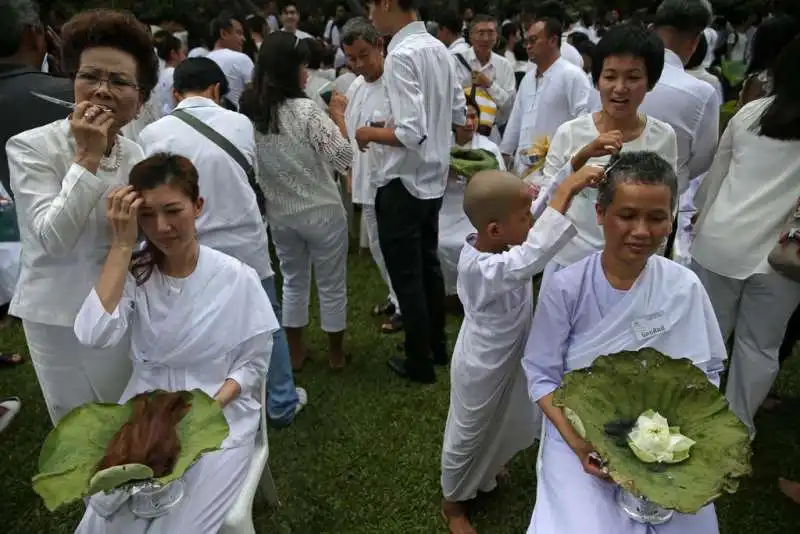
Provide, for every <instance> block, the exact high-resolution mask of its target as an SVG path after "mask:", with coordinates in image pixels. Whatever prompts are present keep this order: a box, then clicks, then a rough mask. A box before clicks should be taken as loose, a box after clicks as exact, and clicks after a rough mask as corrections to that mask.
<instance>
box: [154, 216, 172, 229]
mask: <svg viewBox="0 0 800 534" xmlns="http://www.w3.org/2000/svg"><path fill="white" fill-rule="evenodd" d="M171 229H172V225H171V224H169V221H167V217H166V216H165V215H164V214H162V213H159V214H158V216H157V217H156V230H157V231H158V233H160V234H165V233H167V232H169V231H170V230H171Z"/></svg>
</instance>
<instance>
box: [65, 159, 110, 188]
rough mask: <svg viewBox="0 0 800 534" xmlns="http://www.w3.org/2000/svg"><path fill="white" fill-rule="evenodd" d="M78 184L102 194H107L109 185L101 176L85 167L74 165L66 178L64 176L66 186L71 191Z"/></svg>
mask: <svg viewBox="0 0 800 534" xmlns="http://www.w3.org/2000/svg"><path fill="white" fill-rule="evenodd" d="M78 183H80V184H81V185H82V186H83V187H88V188H89V189H92V190H93V191H95V192H96V193H100V194H102V193H105V191H106V189H107V188H108V184H107V183H106V182H104V181H103V180H102V179H101V178H100V177H99V176H97V175H96V174H94V173H93V172H91V171H90V170H88V169H86V168H85V167H82V166H80V165H78V164H77V163H73V164H72V165H70V167H69V169H68V170H67V174H66V176H64V185H65V186H66V187H68V188H70V189H71V188H73V187H74V186H75V185H77V184H78Z"/></svg>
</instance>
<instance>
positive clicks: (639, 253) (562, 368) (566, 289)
mask: <svg viewBox="0 0 800 534" xmlns="http://www.w3.org/2000/svg"><path fill="white" fill-rule="evenodd" d="M613 31H614V30H611V32H613ZM611 32H609V33H611ZM677 192H678V178H677V176H676V174H675V171H674V166H673V164H672V163H667V162H666V161H665V160H664V159H663V158H661V157H659V156H658V155H657V154H655V153H653V152H628V153H623V154H622V155H621V156H620V157H619V159H618V160H616V162H615V163H614V164H613V168H610V169H609V170H608V171H607V172H606V180H605V181H604V182H602V183H601V185H600V186H599V187H598V193H597V207H596V211H595V213H596V216H597V220H598V222H599V224H600V226H601V228H602V230H603V236H604V245H603V249H602V250H601V251H599V252H595V253H593V254H591V255H589V256H588V257H586V258H584V259H583V260H581V261H578V262H577V263H574V264H572V265H570V266H569V267H565V268H564V269H562V270H560V271H558V272H556V273H554V274H553V276H552V277H551V280H550V281H549V283H548V284H547V285H546V286H544V287H543V288H542V293H541V294H540V297H539V303H538V305H537V307H536V312H535V315H534V318H533V324H532V326H531V330H530V333H529V336H528V343H527V346H526V347H525V357H524V359H523V362H522V365H523V368H524V370H525V374H526V376H527V379H528V393H529V395H530V397H531V400H532V401H533V402H536V403H537V404H538V405H539V407H540V408H541V409H542V411H543V412H544V414H545V416H546V417H545V421H546V422H545V425H544V434H543V437H542V441H541V444H540V445H539V447H540V449H539V454H540V459H539V461H540V464H539V467H538V469H537V471H538V475H537V489H536V505H535V507H534V509H533V518H532V520H531V524H530V527H529V529H528V534H552V533H555V532H558V533H559V534H609V533H614V534H715V533H717V532H718V527H717V516H716V512H715V511H714V506H713V505H708V506H706V507H705V508H703V509H701V510H700V511H699V512H698V513H697V514H696V515H684V514H679V513H675V515H674V516H673V518H672V519H671V520H670V521H669V522H667V523H665V524H663V525H658V526H652V525H646V524H644V523H638V522H636V521H634V520H633V519H630V518H629V517H628V516H627V515H626V513H625V512H623V510H622V508H620V507H619V505H618V504H617V503H616V501H615V492H616V491H617V487H616V485H615V484H614V483H613V482H612V481H611V480H609V478H608V476H607V475H606V472H605V471H604V470H603V468H602V467H601V466H600V465H598V464H597V463H595V461H593V456H594V449H593V447H592V444H591V443H588V442H586V441H585V440H584V439H582V438H581V437H580V436H579V435H578V434H577V432H576V431H575V430H574V429H573V428H572V426H571V424H570V423H569V421H568V420H567V419H566V416H565V415H564V412H563V411H562V409H561V408H557V407H555V406H554V405H553V402H552V399H553V394H554V392H555V390H556V389H558V387H559V386H560V385H561V381H562V380H563V378H564V375H565V373H568V372H569V371H572V370H575V369H583V368H586V367H589V366H591V365H592V363H593V361H594V359H595V358H597V357H598V356H600V355H603V354H614V353H617V352H620V351H623V350H625V351H634V350H639V349H642V348H645V347H652V348H654V349H656V350H658V351H660V352H663V353H664V354H668V355H670V356H673V357H675V358H688V359H690V360H692V361H693V362H694V364H695V365H696V366H697V367H698V368H699V369H701V370H702V371H704V372H705V373H706V375H707V377H708V379H709V380H710V381H711V382H712V383H714V384H716V385H719V373H720V372H721V371H722V369H723V361H724V360H725V358H726V353H725V343H724V342H723V339H722V335H721V334H720V330H719V325H718V324H717V320H716V317H715V316H714V310H713V309H712V307H711V301H710V300H709V298H708V295H707V294H706V292H705V290H704V289H703V285H702V284H701V283H700V280H699V279H698V278H697V276H696V275H695V274H694V273H693V272H692V271H691V270H689V269H687V268H686V267H683V266H681V265H679V264H677V263H675V262H673V261H671V260H668V259H666V258H664V257H662V256H659V255H657V254H656V252H657V251H658V249H659V247H660V246H661V244H662V242H663V240H664V239H665V238H666V237H667V236H668V235H669V233H670V231H671V230H672V214H673V212H674V209H675V205H676V202H677ZM645 320H646V321H648V324H649V325H651V326H652V328H650V329H649V330H635V329H634V327H633V325H634V323H637V322H639V321H645Z"/></svg>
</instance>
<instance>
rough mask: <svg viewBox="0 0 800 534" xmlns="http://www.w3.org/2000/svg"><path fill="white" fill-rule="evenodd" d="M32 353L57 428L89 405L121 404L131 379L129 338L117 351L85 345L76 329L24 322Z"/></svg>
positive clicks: (115, 348) (116, 348)
mask: <svg viewBox="0 0 800 534" xmlns="http://www.w3.org/2000/svg"><path fill="white" fill-rule="evenodd" d="M22 327H23V329H24V330H25V339H26V340H27V342H28V351H29V352H30V355H31V361H32V362H33V368H34V370H35V371H36V378H37V379H38V380H39V387H41V388H42V395H43V396H44V402H45V404H46V405H47V411H48V412H49V413H50V419H51V420H52V421H53V424H54V425H55V424H56V423H58V421H59V420H60V419H61V418H62V417H64V416H65V415H67V413H68V412H69V411H70V410H72V409H73V408H75V407H77V406H81V405H82V404H86V403H87V402H113V403H116V402H118V401H119V399H120V396H121V395H122V392H123V390H124V389H125V386H126V385H127V384H128V380H130V378H131V359H130V352H131V344H130V338H129V337H128V336H127V335H126V336H125V337H124V338H123V339H122V341H121V342H120V343H119V344H118V345H117V346H115V347H110V348H107V349H95V348H92V347H86V346H84V345H81V344H80V342H79V341H78V338H76V337H75V333H74V332H73V331H72V328H68V327H66V326H53V325H47V324H42V323H34V322H31V321H26V320H23V321H22Z"/></svg>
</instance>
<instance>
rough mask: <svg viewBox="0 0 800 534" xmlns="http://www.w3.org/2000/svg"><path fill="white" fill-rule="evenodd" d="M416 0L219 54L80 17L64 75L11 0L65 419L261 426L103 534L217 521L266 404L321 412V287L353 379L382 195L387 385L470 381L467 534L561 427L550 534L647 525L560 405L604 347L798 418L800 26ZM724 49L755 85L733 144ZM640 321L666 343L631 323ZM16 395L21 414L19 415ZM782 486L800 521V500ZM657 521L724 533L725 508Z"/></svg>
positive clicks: (545, 478) (220, 20)
mask: <svg viewBox="0 0 800 534" xmlns="http://www.w3.org/2000/svg"><path fill="white" fill-rule="evenodd" d="M273 3H274V2H270V3H268V5H271V4H273ZM417 7H418V6H416V5H414V2H413V1H412V0H376V1H375V2H370V3H369V4H368V5H367V10H366V11H365V13H364V15H367V16H359V17H348V16H346V10H345V9H344V7H341V10H337V14H336V17H334V18H333V19H331V21H330V23H329V24H328V25H327V26H326V28H325V31H324V36H323V40H318V39H316V38H314V37H312V36H311V35H310V34H308V33H305V32H303V31H301V30H300V29H298V22H299V11H298V8H297V6H296V5H295V4H294V3H292V2H288V3H285V4H284V5H283V6H282V10H281V12H280V18H281V23H282V24H281V25H279V24H278V20H277V17H276V16H275V14H276V11H275V8H274V6H271V8H270V10H269V11H267V12H266V13H264V14H252V15H251V16H249V17H246V18H245V19H244V20H241V19H240V18H238V17H237V16H234V15H232V14H229V13H223V14H220V15H219V16H218V17H216V18H215V19H214V21H213V22H212V23H211V25H210V28H211V40H210V42H208V43H206V44H205V45H204V46H195V47H192V48H191V49H189V47H187V45H186V43H185V42H184V40H185V37H186V36H185V35H183V34H181V33H180V32H178V33H173V32H169V31H165V30H161V31H159V30H158V29H156V32H155V34H154V35H151V31H150V29H149V28H147V27H146V26H145V25H143V24H142V23H141V22H139V21H138V20H137V19H136V18H135V17H134V16H132V15H131V14H129V13H125V12H120V11H114V10H96V11H86V12H81V13H78V14H77V15H75V16H74V17H73V18H72V19H71V20H69V21H68V22H67V23H66V24H64V26H63V27H62V28H61V31H60V39H59V46H60V54H61V68H62V69H63V71H64V72H66V73H70V74H71V75H72V78H71V80H67V79H56V78H55V77H52V76H47V75H44V74H42V73H41V69H40V68H39V65H41V64H42V61H43V58H45V43H46V35H45V33H46V32H45V29H44V27H43V26H42V24H41V22H40V20H39V14H38V10H37V8H36V5H35V4H34V3H33V2H32V1H31V0H0V8H2V9H0V13H2V14H3V16H4V17H9V18H10V19H13V21H15V29H16V31H17V34H16V36H14V35H12V36H11V37H12V38H15V39H16V45H13V46H11V45H9V46H7V47H5V48H2V49H0V56H2V62H0V91H6V90H8V91H9V92H8V94H9V95H16V97H18V99H17V104H16V105H17V106H19V107H20V108H22V109H36V110H39V111H37V113H40V114H41V117H39V116H36V113H34V114H33V116H27V117H25V118H24V119H23V118H19V120H18V121H17V122H16V123H14V124H16V126H12V127H11V129H10V130H9V128H8V127H6V129H5V130H3V132H2V135H5V138H4V141H6V145H5V152H6V157H7V162H8V169H7V174H6V173H3V174H2V176H3V187H4V191H2V196H3V198H4V199H5V200H6V201H8V202H12V201H13V205H14V206H15V208H16V217H17V221H16V223H17V224H18V229H19V238H18V240H14V239H8V240H5V241H6V242H4V243H3V246H2V247H0V248H2V257H3V258H4V259H3V263H2V265H1V266H0V267H1V268H2V269H3V277H2V279H3V280H10V282H8V283H7V284H6V286H7V287H6V288H4V289H5V290H6V292H7V293H8V294H9V300H10V309H9V311H8V313H9V314H10V315H12V316H14V317H18V318H20V319H21V320H22V327H23V329H24V332H25V339H26V341H27V344H28V350H29V353H30V358H31V360H32V362H33V365H34V367H35V370H36V375H37V378H38V381H39V384H40V386H41V390H42V394H43V396H44V400H45V403H46V405H47V409H48V411H49V414H50V417H51V420H52V423H53V424H57V423H58V422H59V420H60V419H61V418H63V417H64V416H65V415H66V414H67V413H68V412H69V411H70V410H72V409H73V408H75V407H77V406H81V405H83V404H85V403H88V402H125V401H127V400H128V399H130V398H131V397H132V396H134V395H136V394H137V393H141V392H144V391H150V390H153V389H166V390H172V391H177V390H184V389H192V388H199V389H202V390H203V391H205V392H206V393H208V394H209V395H211V396H213V397H215V398H216V399H217V400H218V401H219V402H220V403H221V405H222V406H223V408H224V414H225V417H226V419H227V421H228V423H229V425H230V435H229V437H228V439H226V441H225V442H224V444H223V446H222V450H220V451H217V452H213V453H208V454H205V455H204V456H203V457H202V459H201V460H200V461H199V462H198V463H197V464H196V465H194V466H193V467H192V468H190V470H189V471H188V472H187V475H186V479H187V481H189V482H190V489H189V494H188V495H187V498H186V499H185V502H184V503H183V504H182V505H181V506H180V507H178V508H176V509H175V510H174V511H171V512H170V513H169V514H167V515H165V516H162V517H159V518H157V519H143V518H140V517H136V516H134V515H133V514H131V513H129V511H124V510H126V509H122V508H119V509H115V510H114V511H113V512H109V511H108V510H107V509H105V508H104V507H103V504H102V496H99V497H96V498H95V497H93V498H92V499H91V500H89V501H88V503H87V511H86V514H85V516H84V518H83V520H82V521H81V523H80V525H79V526H78V530H77V532H81V533H86V534H99V533H111V532H126V533H128V532H142V533H144V532H164V533H166V532H193V533H209V534H215V533H216V532H218V530H219V528H220V525H221V524H222V521H223V520H224V518H225V514H226V513H227V511H228V509H229V508H230V506H231V504H232V503H233V501H234V500H235V499H236V497H237V495H238V492H239V490H240V487H241V483H242V480H243V478H244V476H245V474H246V472H247V468H248V466H249V464H250V458H251V456H252V453H253V444H254V438H255V435H256V431H257V429H258V425H259V421H260V412H261V405H260V389H261V388H262V387H266V390H267V406H266V411H267V414H268V417H269V419H270V421H271V422H273V423H275V424H276V425H288V424H291V422H292V420H293V419H294V417H295V416H297V414H298V413H299V412H300V411H301V410H302V409H303V407H304V406H305V405H306V404H307V402H308V394H307V392H306V391H305V390H304V389H303V388H301V387H297V386H296V385H295V383H294V375H293V372H294V371H297V370H299V369H300V368H301V367H302V366H303V364H304V363H305V362H306V361H307V359H308V358H309V350H308V348H307V346H306V344H305V342H304V330H305V329H306V328H307V327H308V326H309V306H310V290H311V277H312V272H313V275H314V279H315V281H316V288H317V291H318V294H319V299H318V300H319V307H320V326H321V328H322V330H323V331H324V332H325V333H326V334H327V340H328V358H329V363H330V367H331V368H332V369H333V370H337V371H338V370H342V369H344V368H345V367H346V366H347V352H346V348H345V347H346V340H345V331H346V329H347V283H348V280H347V256H348V247H349V245H350V234H349V228H350V226H351V222H352V217H353V214H354V213H356V211H355V210H354V209H353V208H352V205H353V204H355V205H358V206H360V211H359V212H360V214H361V220H360V223H361V226H362V228H363V229H364V232H363V234H364V236H363V238H362V241H363V244H364V245H365V246H366V247H367V248H368V249H369V250H370V252H371V253H372V257H373V258H374V262H375V264H376V266H377V269H378V271H379V273H380V276H381V278H382V280H383V281H384V282H385V285H386V292H387V299H386V302H385V303H380V304H378V305H377V306H376V307H375V309H374V313H375V314H376V315H381V316H385V317H386V321H385V323H384V324H382V325H381V330H382V331H384V332H386V333H392V332H398V331H402V332H403V334H404V344H403V347H402V348H403V350H404V357H395V358H391V359H390V360H389V362H388V364H389V367H390V369H391V370H392V371H393V372H394V373H396V374H397V375H399V376H400V377H403V378H405V379H407V380H409V381H412V382H419V383H432V382H435V381H436V373H435V367H436V366H447V365H449V366H450V389H451V395H450V407H449V413H448V417H447V421H446V424H445V426H444V437H443V446H442V465H441V468H442V472H441V484H442V491H443V499H444V500H443V504H442V512H443V514H444V516H445V519H446V520H447V523H448V526H449V528H450V530H451V532H453V533H454V534H470V533H474V532H475V530H474V528H473V527H472V526H471V524H470V522H469V519H468V506H467V505H468V503H469V502H470V501H471V500H472V499H474V498H475V497H476V495H477V494H478V492H487V491H492V490H493V489H494V488H495V487H496V486H497V484H498V480H499V479H502V477H503V475H504V472H505V465H506V464H507V463H508V462H509V461H510V460H511V458H512V457H513V456H514V455H515V454H516V453H518V452H519V451H521V450H523V449H526V448H528V447H530V446H532V445H533V444H534V441H535V440H537V439H540V440H541V441H540V445H539V454H540V457H539V468H538V482H537V484H538V487H537V491H536V505H535V508H534V512H533V517H532V520H531V523H530V528H529V530H528V532H529V533H532V534H552V533H555V532H559V533H562V532H563V533H568V534H577V533H581V534H584V533H586V534H591V533H597V534H607V533H609V532H614V533H615V534H618V533H622V534H644V533H645V532H649V531H647V530H646V528H647V527H646V526H645V525H642V524H639V523H636V522H634V521H632V520H630V519H628V518H627V516H624V515H623V513H622V512H621V510H620V509H619V508H618V507H617V506H616V505H615V504H614V499H613V491H612V490H611V489H610V488H611V486H610V485H609V484H607V483H606V482H605V481H604V479H605V478H606V475H605V473H603V472H602V470H600V469H599V468H597V467H596V466H595V465H594V464H592V462H591V460H590V457H591V454H592V452H593V449H592V447H591V444H589V443H587V442H585V441H584V440H583V439H581V438H580V437H579V436H578V435H577V434H576V433H575V431H574V430H573V429H572V427H571V426H570V423H569V422H568V421H567V420H566V418H565V417H564V414H563V413H562V412H561V410H560V409H558V408H555V407H554V406H553V404H552V395H553V392H554V391H555V390H556V389H557V388H558V386H559V384H560V383H561V379H562V378H563V376H564V374H565V372H568V371H570V370H573V369H579V368H583V367H587V366H589V365H591V363H592V361H593V360H594V358H596V357H597V356H598V355H599V354H608V353H613V352H616V351H620V350H635V349H638V348H642V347H654V348H657V349H659V350H661V351H662V352H665V353H667V354H670V355H674V356H676V357H678V356H680V357H688V358H690V359H692V361H694V362H695V364H696V365H697V366H698V367H699V368H700V369H701V370H703V371H704V372H705V373H706V374H707V376H708V378H709V380H710V381H712V382H713V383H715V384H717V385H719V383H720V377H721V375H722V374H723V372H724V371H725V360H727V359H730V364H729V368H728V372H727V383H726V389H725V393H726V396H727V399H728V401H729V403H730V407H731V409H732V411H733V412H734V413H735V414H736V415H737V416H738V417H739V418H740V419H741V420H742V421H743V422H744V423H745V425H746V426H747V427H748V429H749V431H750V433H751V436H753V437H755V435H756V426H755V423H754V417H755V415H756V413H757V411H758V410H759V409H760V408H761V407H762V405H764V406H765V407H769V405H772V404H774V403H776V402H779V399H777V398H774V396H771V395H770V390H771V388H772V385H773V382H774V381H775V379H776V377H777V374H778V371H779V363H780V361H781V360H782V359H784V358H785V357H786V356H787V355H788V354H791V352H792V349H793V347H794V345H795V343H796V341H797V338H798V335H800V324H798V323H800V319H799V318H798V316H799V315H800V314H799V313H798V311H797V310H798V309H799V308H800V281H798V280H797V279H790V278H788V277H786V276H784V275H783V274H780V273H778V272H776V271H775V270H774V269H773V267H772V266H771V265H770V263H769V262H768V260H767V258H768V256H769V254H770V251H771V250H772V249H773V247H774V246H775V244H776V243H777V242H778V239H779V238H780V236H781V232H782V229H783V228H784V226H785V224H786V221H787V219H788V218H790V216H791V215H792V214H793V213H795V211H797V210H800V204H799V203H798V202H800V100H798V98H797V95H798V94H800V82H799V81H798V78H797V75H796V71H797V65H798V64H800V37H798V35H800V26H798V25H797V21H795V20H794V19H792V18H791V17H790V16H788V15H780V14H775V15H772V16H770V17H768V18H765V19H764V20H763V21H761V23H760V24H759V25H758V26H757V27H756V26H755V25H753V27H752V31H751V28H750V27H749V26H750V25H751V24H750V23H748V24H745V23H744V22H739V23H737V24H733V25H722V26H721V27H720V25H719V24H717V23H716V22H714V23H713V25H712V22H713V21H714V19H713V17H712V9H711V5H710V4H709V2H708V1H707V0H664V1H663V2H662V3H661V5H660V6H659V7H658V9H657V10H656V11H655V12H654V13H653V14H652V17H651V19H650V20H649V21H647V22H648V24H645V23H644V21H641V20H621V21H614V23H613V24H610V25H603V24H600V23H598V22H596V21H595V20H593V19H592V18H591V17H588V16H587V17H584V18H583V19H581V21H580V22H576V23H574V24H571V23H570V22H569V16H568V14H567V11H566V9H565V8H564V6H562V5H561V4H559V3H558V2H553V1H548V2H544V3H542V4H540V5H538V6H537V8H536V9H535V12H534V13H525V12H523V13H517V14H515V15H514V17H513V18H509V20H506V21H498V20H497V19H496V18H494V17H491V16H487V15H475V16H472V14H471V13H470V15H469V17H465V18H464V20H462V18H461V17H458V16H456V15H455V14H454V13H449V12H443V13H441V14H440V15H439V16H438V17H437V16H434V17H431V19H432V20H430V21H429V24H427V26H426V23H425V22H423V21H422V20H420V17H419V13H418V11H417V9H416V8H417ZM734 22H736V21H734ZM281 26H282V27H281ZM579 35H580V36H582V37H578V36H579ZM465 37H466V39H465ZM182 39H184V40H182ZM0 42H5V41H3V40H2V39H0ZM326 42H327V43H328V44H329V45H330V47H329V48H328V46H327V45H326V44H324V43H326ZM154 43H155V45H154ZM248 43H249V44H253V45H254V49H255V52H254V56H253V57H254V58H255V61H253V58H251V57H250V56H249V55H248V54H246V53H245V52H243V49H244V48H245V47H246V46H247V44H248ZM498 43H503V45H504V46H505V49H502V47H500V48H499V47H498ZM154 46H155V53H154V50H153V49H154ZM719 54H722V55H724V56H725V57H726V58H727V59H730V60H736V61H742V62H747V64H748V75H747V78H746V80H745V82H744V84H743V89H742V90H741V95H740V96H739V97H738V98H739V102H738V108H737V112H736V113H735V115H733V116H732V118H730V121H729V122H728V123H727V126H726V127H724V129H723V128H721V125H720V109H721V107H722V106H723V104H724V103H725V102H724V100H725V99H726V98H725V97H728V96H730V91H731V87H729V86H730V85H731V84H729V83H727V82H725V83H723V82H724V80H723V81H721V80H720V78H717V77H716V76H714V75H713V74H712V73H711V71H709V67H710V66H711V65H712V63H713V62H714V61H715V58H716V59H718V57H717V56H718V55H719ZM45 64H47V61H46V58H45ZM337 71H338V72H337ZM8 73H14V76H16V78H14V79H13V81H11V82H4V78H7V75H8ZM54 80H55V81H54ZM62 82H63V83H62ZM4 83H8V84H9V85H5V86H4V85H3V84H4ZM11 83H13V84H16V85H13V86H12V85H10V84H11ZM59 84H61V85H59ZM16 97H15V98H16ZM18 113H19V112H17V114H18ZM12 118H13V117H12ZM15 120H16V119H15ZM37 121H38V122H37ZM12 122H13V121H12ZM723 132H724V133H723ZM454 147H459V148H466V149H476V150H478V149H482V150H485V151H487V152H488V153H489V154H492V155H494V158H495V159H496V165H494V168H495V169H496V170H493V171H484V172H480V173H478V174H477V175H475V176H474V177H463V176H459V175H457V173H455V172H454V171H452V170H451V169H450V158H451V156H450V153H451V149H453V148H454ZM537 147H544V149H541V150H538V151H537ZM0 215H2V214H0ZM6 220H7V219H5V220H4V222H3V224H6V222H5V221H6ZM12 224H13V223H12ZM4 235H5V234H4ZM270 239H271V241H272V244H273V245H274V250H275V254H276V256H277V259H278V261H279V267H280V273H281V276H282V287H281V288H280V289H281V291H280V296H279V294H278V291H277V289H278V288H276V280H275V275H274V274H275V273H274V271H273V268H272V265H271V262H270V252H269V244H270ZM20 251H21V252H20ZM798 261H800V259H798ZM17 270H18V272H19V274H18V279H17V274H16V272H17ZM534 280H536V281H537V282H536V284H534ZM534 285H536V286H537V287H539V286H540V288H539V289H538V292H536V293H535V292H534ZM12 294H13V298H12V297H11V295H12ZM452 302H455V304H456V305H458V307H459V308H460V312H461V313H463V322H462V324H461V330H460V332H459V335H458V339H457V340H456V342H455V347H454V349H452V348H451V347H449V346H448V344H447V340H446V338H445V329H444V326H445V315H446V313H447V310H448V308H450V307H451V306H450V304H451V303H452ZM642 317H647V318H648V319H647V320H648V321H650V323H652V325H653V326H656V327H657V328H653V329H651V330H652V331H653V332H657V333H658V334H641V332H638V331H634V330H633V329H631V328H630V325H631V324H632V321H636V320H637V319H641V318H642ZM728 340H730V345H729V349H730V351H728V348H726V343H727V342H728ZM4 358H9V359H10V358H11V356H7V355H4ZM262 383H264V385H263V386H262ZM0 407H1V409H2V411H1V412H0V422H2V424H3V427H4V426H5V425H7V423H8V421H10V418H11V417H13V416H14V415H15V414H16V412H18V411H19V408H20V403H19V400H18V399H14V398H11V399H5V401H4V402H3V403H2V404H1V405H0ZM785 490H786V492H787V493H788V494H790V495H793V496H794V498H795V499H797V500H798V502H800V486H797V485H795V484H793V483H789V482H786V483H785ZM576 503H592V505H591V506H583V507H581V509H580V513H577V510H576V509H575V506H576ZM201 512H202V513H201ZM656 531H657V532H659V533H662V534H673V533H674V534H678V533H681V534H686V533H688V534H709V533H714V532H717V531H718V527H717V519H716V513H715V510H714V507H713V504H712V505H708V506H707V507H706V508H704V509H703V510H702V511H701V512H699V513H698V514H695V515H682V514H676V517H675V518H673V519H672V520H671V521H670V522H669V523H667V524H665V525H661V526H659V527H657V528H656Z"/></svg>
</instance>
